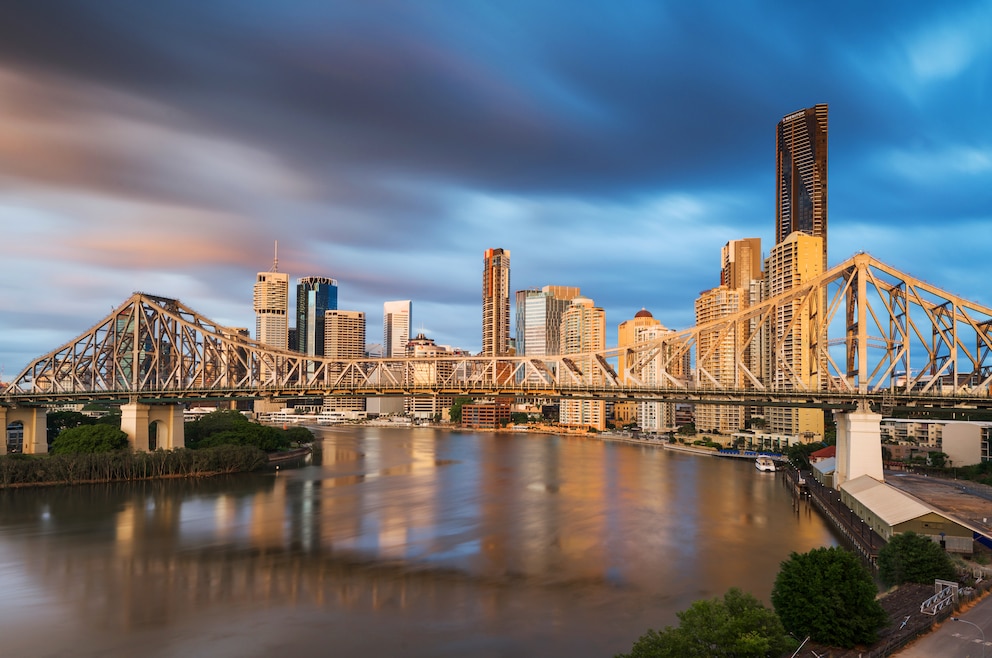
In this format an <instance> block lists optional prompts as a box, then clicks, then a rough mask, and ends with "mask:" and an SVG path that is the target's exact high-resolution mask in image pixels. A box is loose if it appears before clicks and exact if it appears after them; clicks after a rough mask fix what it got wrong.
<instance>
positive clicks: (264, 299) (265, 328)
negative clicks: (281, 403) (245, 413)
mask: <svg viewBox="0 0 992 658" xmlns="http://www.w3.org/2000/svg"><path fill="white" fill-rule="evenodd" d="M278 254H279V252H278V246H277V251H276V256H275V258H274V259H273V261H272V270H271V271H269V272H259V273H258V274H257V275H256V276H255V289H254V295H253V297H254V308H255V340H257V341H258V342H260V343H264V344H265V345H269V346H270V347H275V348H278V349H282V350H285V349H288V348H289V275H288V274H286V273H284V272H280V271H279V256H278ZM274 376H275V373H274V372H272V369H271V368H270V367H269V366H267V365H265V364H259V372H258V377H259V380H260V381H262V382H265V381H267V380H270V379H271V378H272V377H274ZM255 408H256V409H258V410H259V411H262V410H264V409H265V408H267V405H266V403H264V401H260V402H259V403H256V405H255Z"/></svg>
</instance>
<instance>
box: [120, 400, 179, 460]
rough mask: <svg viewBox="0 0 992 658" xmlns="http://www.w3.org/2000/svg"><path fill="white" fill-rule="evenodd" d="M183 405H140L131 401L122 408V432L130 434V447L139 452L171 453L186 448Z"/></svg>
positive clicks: (128, 435)
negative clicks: (153, 433)
mask: <svg viewBox="0 0 992 658" xmlns="http://www.w3.org/2000/svg"><path fill="white" fill-rule="evenodd" d="M183 422H184V421H183V406H182V405H181V404H141V403H139V402H130V403H128V404H122V405H121V430H122V431H123V432H124V433H125V434H127V440H128V441H129V442H130V443H131V447H132V448H134V449H135V450H139V451H146V452H147V451H149V450H155V449H158V448H162V449H163V450H172V449H174V448H183V447H185V446H186V433H185V428H184V425H183ZM152 426H154V427H155V441H154V445H152V442H151V440H150V436H151V429H150V428H151V427H152Z"/></svg>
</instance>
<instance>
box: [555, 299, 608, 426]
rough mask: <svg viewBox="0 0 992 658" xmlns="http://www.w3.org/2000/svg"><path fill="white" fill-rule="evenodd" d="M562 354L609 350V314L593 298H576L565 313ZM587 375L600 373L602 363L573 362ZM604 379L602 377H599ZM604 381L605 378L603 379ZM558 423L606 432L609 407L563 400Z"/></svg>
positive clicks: (591, 360) (590, 360) (581, 359)
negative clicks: (607, 338) (607, 344)
mask: <svg viewBox="0 0 992 658" xmlns="http://www.w3.org/2000/svg"><path fill="white" fill-rule="evenodd" d="M560 333H561V353H562V354H576V355H583V354H589V353H591V352H595V351H598V350H604V349H606V311H604V310H603V309H601V308H599V307H597V306H595V305H594V304H593V301H592V300H591V299H588V298H586V297H576V298H575V299H573V300H572V303H571V304H570V305H569V307H568V308H567V309H566V310H565V312H564V313H563V314H562V320H561V330H560ZM573 361H574V362H575V365H576V366H577V368H578V369H579V370H580V371H581V372H584V373H598V372H600V370H599V364H598V363H596V362H595V359H594V358H593V357H592V356H591V355H590V356H578V357H575V358H574V359H573ZM599 377H603V375H599ZM604 381H605V379H604ZM559 422H560V423H561V424H562V425H567V426H571V427H590V428H593V429H596V430H604V429H606V404H605V403H604V402H603V401H602V400H566V399H562V400H561V406H560V410H559Z"/></svg>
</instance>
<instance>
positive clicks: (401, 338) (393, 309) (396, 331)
mask: <svg viewBox="0 0 992 658" xmlns="http://www.w3.org/2000/svg"><path fill="white" fill-rule="evenodd" d="M412 319H413V302H411V301H410V300H409V299H403V300H398V301H393V302H386V303H385V304H383V306H382V356H383V357H385V358H387V359H389V358H393V359H395V358H402V357H404V356H406V345H407V343H409V342H410V323H411V321H412Z"/></svg>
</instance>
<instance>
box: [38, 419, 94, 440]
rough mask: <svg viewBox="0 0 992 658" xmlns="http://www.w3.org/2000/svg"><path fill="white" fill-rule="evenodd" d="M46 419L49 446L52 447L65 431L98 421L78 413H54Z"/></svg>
mask: <svg viewBox="0 0 992 658" xmlns="http://www.w3.org/2000/svg"><path fill="white" fill-rule="evenodd" d="M45 419H46V421H47V423H48V445H52V443H54V442H55V438H56V437H57V436H58V435H59V434H61V433H62V431H63V430H67V429H69V428H72V427H79V426H80V425H93V424H94V423H96V419H94V418H91V417H89V416H87V415H86V414H81V413H79V412H78V411H53V412H51V413H49V414H48V415H47V416H46V417H45Z"/></svg>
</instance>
